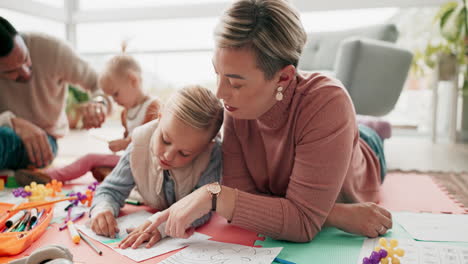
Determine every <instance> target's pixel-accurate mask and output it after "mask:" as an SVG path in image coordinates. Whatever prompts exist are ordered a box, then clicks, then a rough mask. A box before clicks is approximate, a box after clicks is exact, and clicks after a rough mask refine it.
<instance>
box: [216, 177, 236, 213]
mask: <svg viewBox="0 0 468 264" xmlns="http://www.w3.org/2000/svg"><path fill="white" fill-rule="evenodd" d="M235 206H236V190H235V189H233V188H230V187H227V186H224V185H223V186H221V193H220V194H219V195H218V200H217V202H216V212H217V213H218V214H219V215H221V216H222V217H224V218H226V219H227V220H228V221H231V220H232V215H233V213H234V207H235Z"/></svg>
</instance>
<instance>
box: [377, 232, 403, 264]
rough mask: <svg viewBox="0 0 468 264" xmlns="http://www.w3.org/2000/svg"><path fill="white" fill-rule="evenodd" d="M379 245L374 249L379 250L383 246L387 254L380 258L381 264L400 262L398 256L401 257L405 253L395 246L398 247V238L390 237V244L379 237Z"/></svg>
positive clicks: (398, 263)
mask: <svg viewBox="0 0 468 264" xmlns="http://www.w3.org/2000/svg"><path fill="white" fill-rule="evenodd" d="M379 245H380V247H376V248H375V251H380V250H381V247H382V248H384V249H385V250H386V251H387V253H388V256H386V257H385V258H382V259H381V260H380V263H381V264H390V263H391V264H400V263H401V262H400V259H399V258H398V257H400V258H401V257H403V256H404V255H405V251H404V250H403V249H401V248H396V247H398V240H396V239H392V240H390V244H389V243H388V242H387V240H386V239H385V238H381V239H379Z"/></svg>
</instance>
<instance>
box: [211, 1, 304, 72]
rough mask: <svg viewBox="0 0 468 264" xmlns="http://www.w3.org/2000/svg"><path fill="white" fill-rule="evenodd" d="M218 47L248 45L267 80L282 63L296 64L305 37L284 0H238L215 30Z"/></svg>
mask: <svg viewBox="0 0 468 264" xmlns="http://www.w3.org/2000/svg"><path fill="white" fill-rule="evenodd" d="M215 40H216V45H217V46H218V47H220V48H251V49H252V50H253V51H254V52H255V54H256V56H257V67H258V68H259V69H260V70H262V71H263V72H264V74H265V78H266V79H267V80H270V79H272V78H273V76H274V75H275V74H276V73H277V72H278V71H279V70H280V69H282V68H283V67H285V66H287V65H291V64H292V65H294V66H295V67H297V64H298V62H299V57H300V56H301V53H302V49H303V47H304V45H305V43H306V40H307V34H306V33H305V31H304V28H303V26H302V23H301V20H300V18H299V13H298V12H297V11H296V9H295V8H294V7H293V6H292V5H291V4H290V3H289V2H288V1H286V0H238V1H236V2H234V3H233V4H232V5H231V7H230V8H228V9H227V10H226V11H225V13H224V14H223V16H222V17H221V20H220V21H219V23H218V25H217V27H216V30H215Z"/></svg>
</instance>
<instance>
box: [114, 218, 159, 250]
mask: <svg viewBox="0 0 468 264" xmlns="http://www.w3.org/2000/svg"><path fill="white" fill-rule="evenodd" d="M150 225H151V222H150V221H145V222H144V223H143V224H141V225H140V226H139V227H137V228H131V229H127V232H128V233H129V235H128V236H127V237H126V238H125V239H123V240H122V241H120V243H119V248H122V249H125V248H128V247H130V246H131V247H132V248H133V249H136V248H138V247H139V246H140V245H141V244H143V243H144V242H148V243H147V244H146V248H150V247H152V246H153V245H154V244H156V243H157V242H159V241H160V240H161V234H160V233H159V231H158V229H157V227H156V228H155V229H153V230H152V231H151V232H149V231H147V230H146V229H147V228H148V227H149V226H150Z"/></svg>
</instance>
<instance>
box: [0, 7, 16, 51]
mask: <svg viewBox="0 0 468 264" xmlns="http://www.w3.org/2000/svg"><path fill="white" fill-rule="evenodd" d="M16 34H18V32H17V31H16V29H15V28H14V27H13V26H12V25H11V24H10V22H8V20H6V19H5V18H3V17H1V16H0V57H4V56H7V55H8V54H10V52H11V50H13V47H14V46H15V42H14V38H15V36H16Z"/></svg>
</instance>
